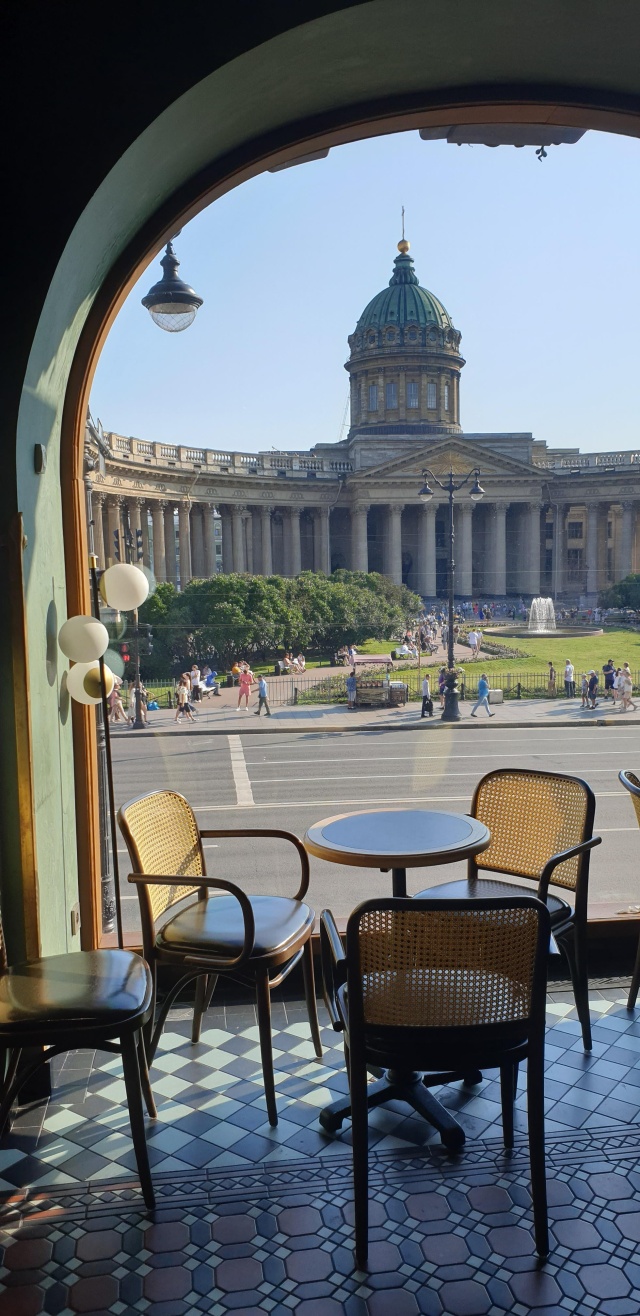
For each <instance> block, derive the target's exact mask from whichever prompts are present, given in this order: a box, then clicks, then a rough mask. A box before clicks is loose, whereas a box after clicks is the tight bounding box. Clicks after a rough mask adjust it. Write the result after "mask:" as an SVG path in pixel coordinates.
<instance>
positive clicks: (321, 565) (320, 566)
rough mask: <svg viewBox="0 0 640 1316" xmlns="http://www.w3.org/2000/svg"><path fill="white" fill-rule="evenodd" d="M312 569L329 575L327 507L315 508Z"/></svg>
mask: <svg viewBox="0 0 640 1316" xmlns="http://www.w3.org/2000/svg"><path fill="white" fill-rule="evenodd" d="M313 569H314V571H324V573H325V575H327V576H330V575H331V558H330V550H329V508H328V507H318V508H316V511H315V515H314V519H313Z"/></svg>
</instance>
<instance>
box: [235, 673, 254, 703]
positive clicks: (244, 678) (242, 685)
mask: <svg viewBox="0 0 640 1316" xmlns="http://www.w3.org/2000/svg"><path fill="white" fill-rule="evenodd" d="M253 682H254V675H253V672H252V671H251V668H250V667H249V664H248V663H243V664H242V669H241V672H240V676H239V677H238V709H240V705H241V704H242V700H243V699H244V700H245V705H244V711H245V713H248V712H249V695H250V694H251V687H252V685H253Z"/></svg>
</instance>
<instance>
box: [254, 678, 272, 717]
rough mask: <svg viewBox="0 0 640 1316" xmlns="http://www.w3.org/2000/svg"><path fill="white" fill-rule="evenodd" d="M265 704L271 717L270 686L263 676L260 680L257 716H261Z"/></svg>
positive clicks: (268, 715)
mask: <svg viewBox="0 0 640 1316" xmlns="http://www.w3.org/2000/svg"><path fill="white" fill-rule="evenodd" d="M263 706H264V710H265V713H266V715H267V717H271V709H270V708H269V687H268V685H267V682H266V680H265V678H264V676H261V677H260V678H259V680H258V710H257V712H256V717H260V714H261V712H262V709H263Z"/></svg>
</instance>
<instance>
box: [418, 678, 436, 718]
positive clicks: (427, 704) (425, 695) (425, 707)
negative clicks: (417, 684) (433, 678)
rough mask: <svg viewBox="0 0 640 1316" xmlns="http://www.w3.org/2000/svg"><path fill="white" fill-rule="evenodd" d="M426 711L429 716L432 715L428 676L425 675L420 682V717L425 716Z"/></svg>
mask: <svg viewBox="0 0 640 1316" xmlns="http://www.w3.org/2000/svg"><path fill="white" fill-rule="evenodd" d="M427 713H428V714H429V717H433V699H432V698H431V686H430V685H429V677H428V676H425V677H424V680H423V682H422V712H421V714H420V717H426V715H427Z"/></svg>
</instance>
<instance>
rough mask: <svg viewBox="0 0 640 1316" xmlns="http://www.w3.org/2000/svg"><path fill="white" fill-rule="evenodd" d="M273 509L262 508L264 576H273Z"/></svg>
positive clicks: (261, 527)
mask: <svg viewBox="0 0 640 1316" xmlns="http://www.w3.org/2000/svg"><path fill="white" fill-rule="evenodd" d="M272 512H273V507H261V508H260V531H261V546H262V574H263V576H272V575H273V547H272V544H271V513H272Z"/></svg>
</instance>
